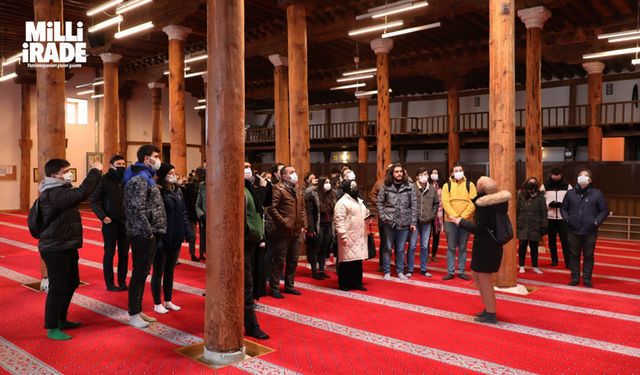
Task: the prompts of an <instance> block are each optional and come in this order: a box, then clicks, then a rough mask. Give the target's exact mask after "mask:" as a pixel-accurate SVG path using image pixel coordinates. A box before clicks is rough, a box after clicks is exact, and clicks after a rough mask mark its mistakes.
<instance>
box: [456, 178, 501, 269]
mask: <svg viewBox="0 0 640 375" xmlns="http://www.w3.org/2000/svg"><path fill="white" fill-rule="evenodd" d="M510 199H511V193H509V192H508V191H506V190H503V191H500V192H497V193H495V194H488V195H479V196H478V197H477V198H476V199H474V204H475V206H476V210H475V218H474V221H475V222H474V221H471V220H467V219H462V220H460V227H462V228H463V229H466V230H467V231H469V232H471V233H473V234H474V236H473V248H472V253H471V269H472V270H473V271H475V272H485V273H493V272H498V270H499V269H500V262H501V260H502V246H501V245H500V244H498V243H497V242H496V241H495V240H494V239H493V237H492V236H491V234H490V233H489V232H488V229H489V230H491V231H492V232H495V229H496V214H506V213H507V211H508V209H509V200H510Z"/></svg>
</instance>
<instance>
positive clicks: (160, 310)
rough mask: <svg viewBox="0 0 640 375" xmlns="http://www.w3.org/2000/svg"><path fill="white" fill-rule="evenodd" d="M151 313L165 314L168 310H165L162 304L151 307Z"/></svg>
mask: <svg viewBox="0 0 640 375" xmlns="http://www.w3.org/2000/svg"><path fill="white" fill-rule="evenodd" d="M153 311H155V312H157V313H158V314H166V313H168V312H169V310H167V309H165V308H164V306H162V304H160V305H155V306H153Z"/></svg>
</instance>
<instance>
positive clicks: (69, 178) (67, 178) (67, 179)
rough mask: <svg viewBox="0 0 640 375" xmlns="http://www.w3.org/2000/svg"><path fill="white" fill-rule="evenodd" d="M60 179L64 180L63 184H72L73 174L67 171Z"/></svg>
mask: <svg viewBox="0 0 640 375" xmlns="http://www.w3.org/2000/svg"><path fill="white" fill-rule="evenodd" d="M62 178H63V179H64V182H68V183H71V182H73V173H71V171H69V172H67V173H65V174H63V175H62Z"/></svg>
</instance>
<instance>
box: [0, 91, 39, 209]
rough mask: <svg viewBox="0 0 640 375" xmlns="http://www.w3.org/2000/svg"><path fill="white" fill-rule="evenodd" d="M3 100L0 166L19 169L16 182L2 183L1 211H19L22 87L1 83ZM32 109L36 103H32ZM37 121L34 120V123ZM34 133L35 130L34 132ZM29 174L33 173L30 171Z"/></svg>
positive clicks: (0, 185) (1, 101)
mask: <svg viewBox="0 0 640 375" xmlns="http://www.w3.org/2000/svg"><path fill="white" fill-rule="evenodd" d="M0 90H1V92H2V95H1V96H0V97H1V98H2V99H1V100H0V113H2V117H3V118H2V124H3V126H0V164H3V165H14V166H15V167H16V168H17V173H16V180H15V181H0V189H2V194H0V209H2V210H8V209H17V208H19V206H20V173H21V172H22V171H21V170H20V147H18V139H20V111H21V110H20V106H21V101H20V86H19V85H15V84H13V83H10V82H3V83H0ZM31 105H32V107H33V106H34V105H35V103H34V102H33V101H32V104H31ZM33 122H35V119H34V118H32V123H33ZM32 131H33V130H32ZM27 173H31V171H28V172H27Z"/></svg>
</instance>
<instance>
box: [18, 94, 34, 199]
mask: <svg viewBox="0 0 640 375" xmlns="http://www.w3.org/2000/svg"><path fill="white" fill-rule="evenodd" d="M20 93H21V99H22V107H21V109H22V110H21V112H20V142H19V144H20V210H21V211H27V210H28V209H29V207H30V206H31V202H30V201H31V147H32V142H31V85H29V84H28V83H23V84H22V86H21V90H20Z"/></svg>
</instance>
